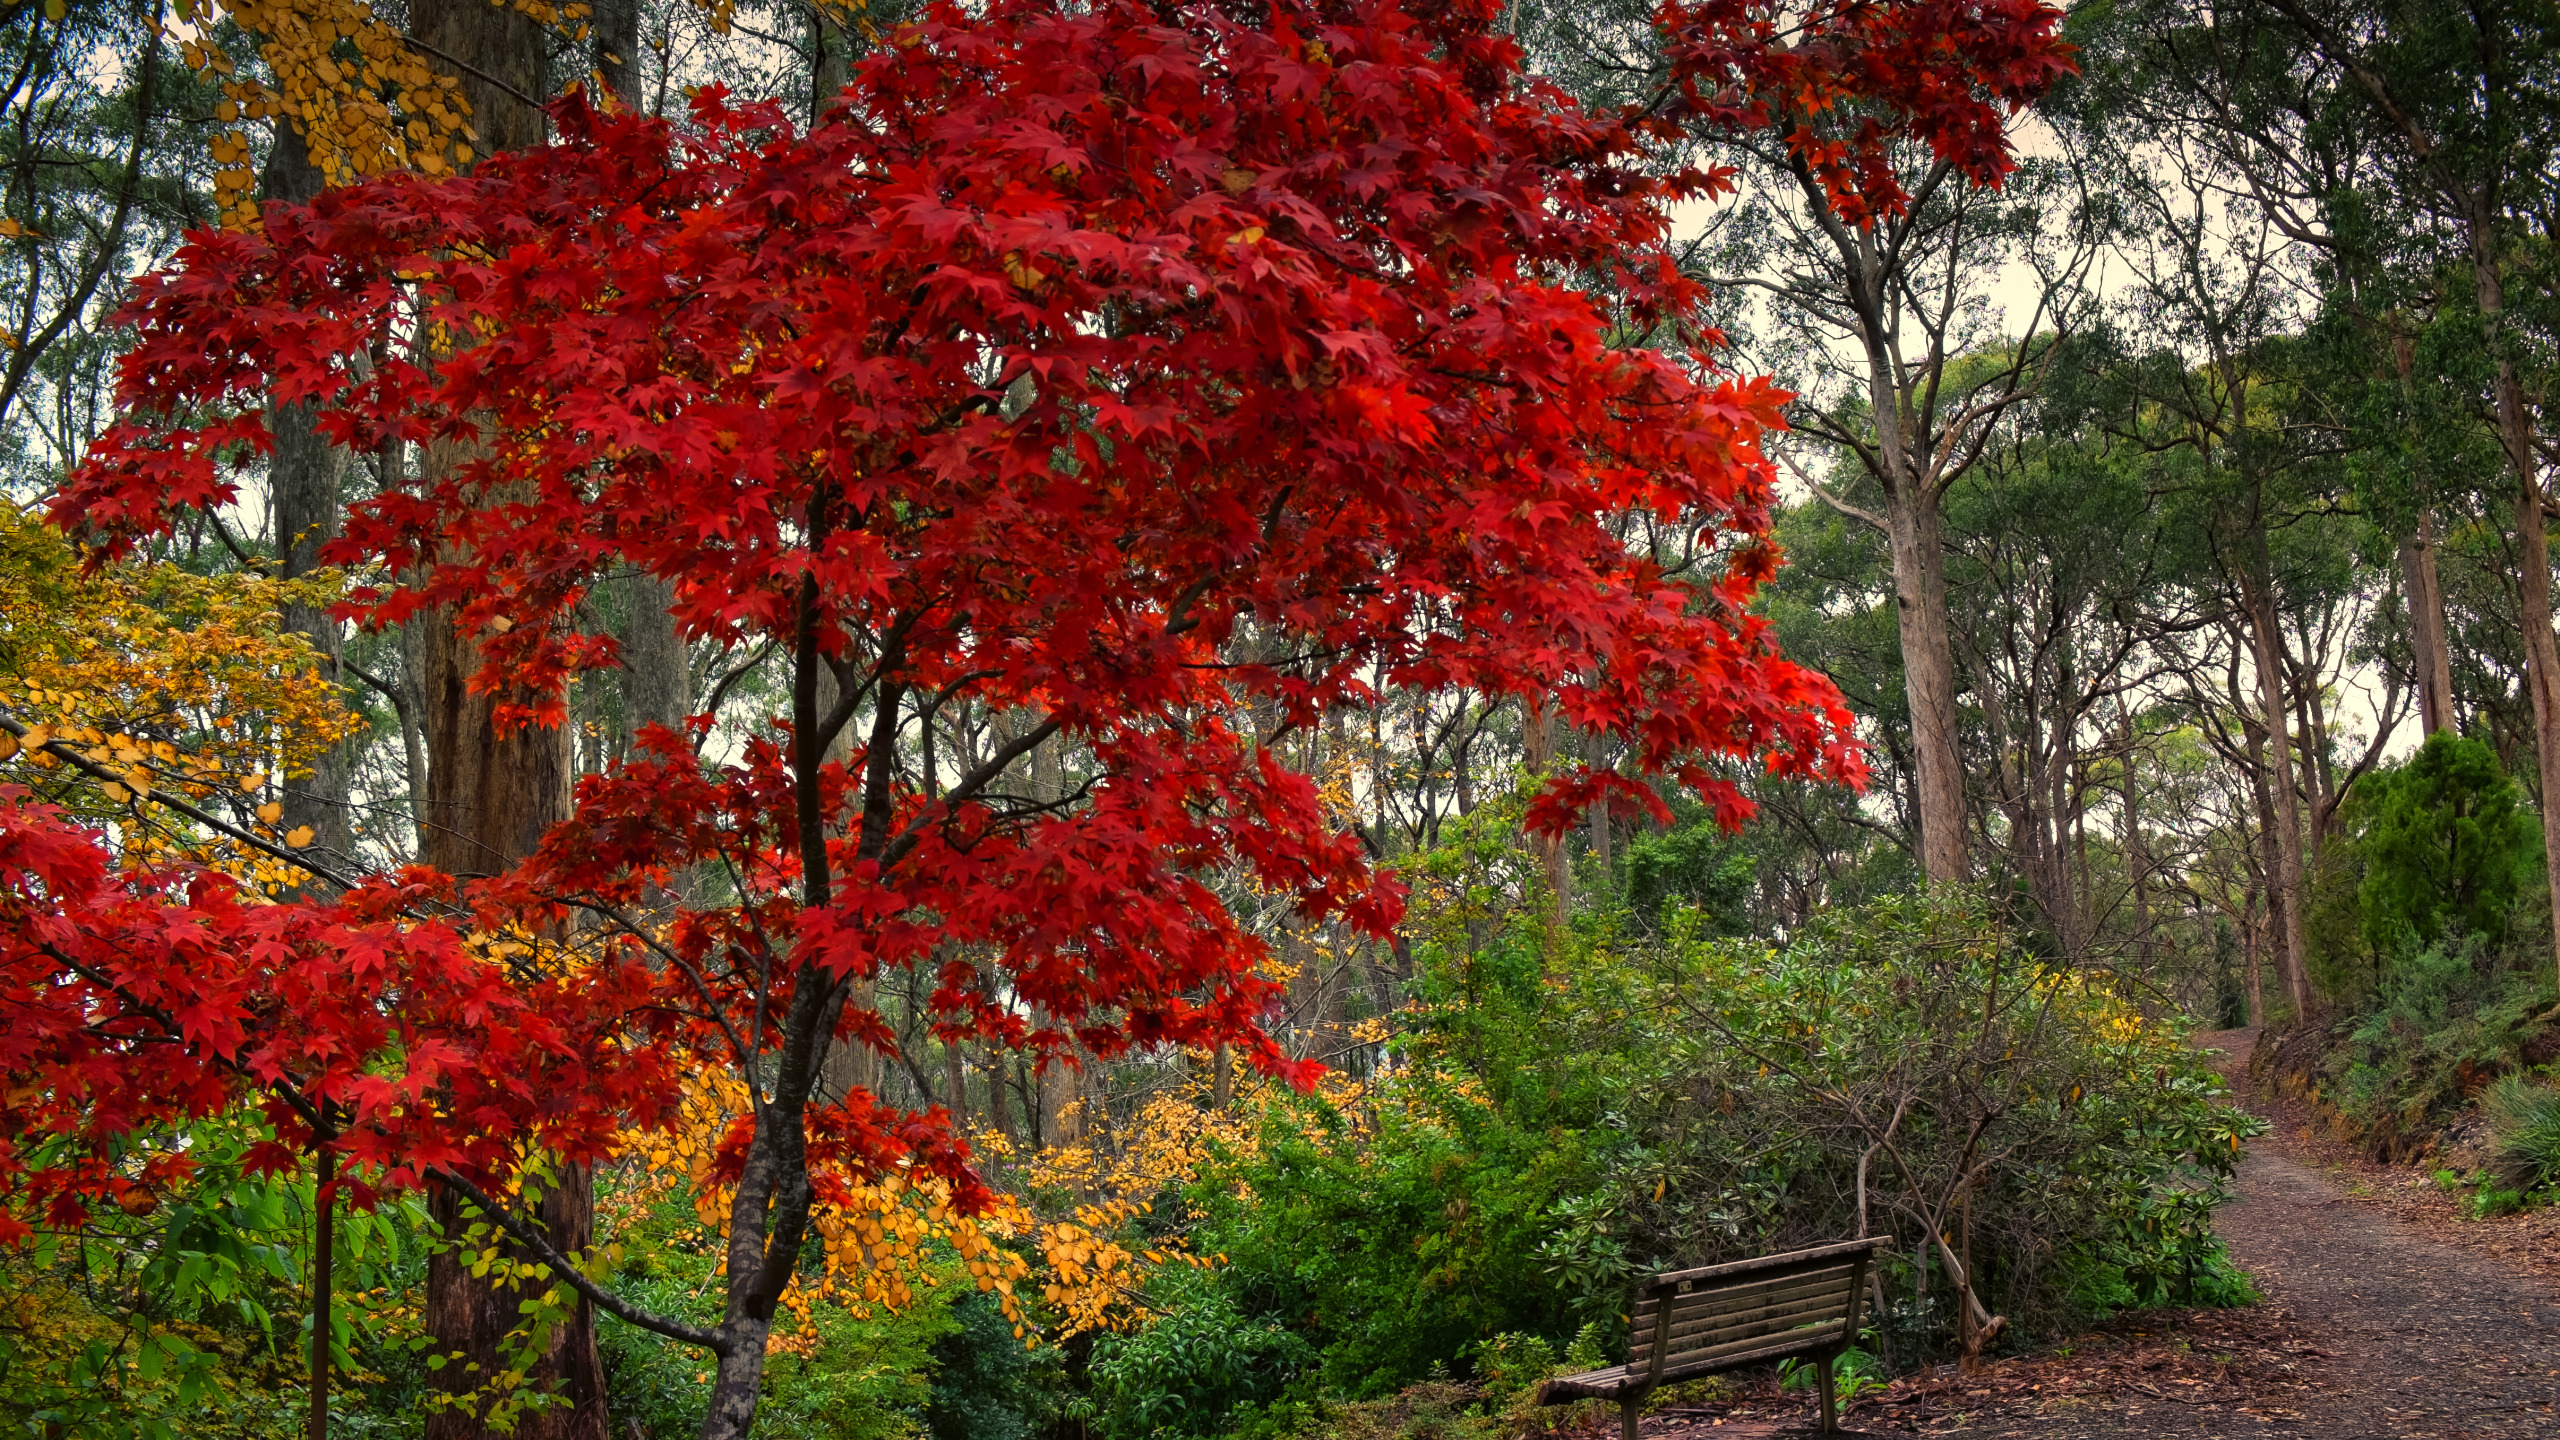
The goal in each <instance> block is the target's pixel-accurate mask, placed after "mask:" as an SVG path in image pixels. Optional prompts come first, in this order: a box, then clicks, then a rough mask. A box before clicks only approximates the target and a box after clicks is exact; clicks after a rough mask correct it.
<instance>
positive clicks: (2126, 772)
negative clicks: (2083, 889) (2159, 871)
mask: <svg viewBox="0 0 2560 1440" xmlns="http://www.w3.org/2000/svg"><path fill="white" fill-rule="evenodd" d="M2116 726H2117V733H2118V734H2119V735H2120V736H2121V737H2122V739H2123V744H2124V760H2123V769H2122V770H2121V771H2120V772H2119V774H2120V775H2121V777H2122V779H2123V782H2124V784H2123V791H2124V873H2125V879H2126V881H2127V882H2128V884H2129V886H2130V888H2131V889H2132V891H2133V924H2134V936H2135V940H2134V948H2135V951H2136V953H2137V954H2139V955H2140V956H2141V957H2142V959H2143V961H2144V963H2146V964H2148V963H2149V961H2150V958H2151V852H2150V849H2149V847H2148V846H2146V845H2145V844H2144V843H2143V839H2142V806H2141V803H2140V800H2139V798H2138V796H2139V792H2138V791H2137V790H2136V789H2135V788H2134V775H2133V767H2134V760H2135V758H2136V752H2135V749H2134V743H2133V711H2132V710H2131V709H2130V708H2128V707H2127V706H2126V705H2125V703H2124V702H2123V700H2122V699H2118V700H2117V702H2116Z"/></svg>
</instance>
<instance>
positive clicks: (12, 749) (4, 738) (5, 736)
mask: <svg viewBox="0 0 2560 1440" xmlns="http://www.w3.org/2000/svg"><path fill="white" fill-rule="evenodd" d="M17 754H18V737H17V736H15V735H12V734H10V733H9V732H8V731H6V730H0V760H11V759H15V758H16V757H17Z"/></svg>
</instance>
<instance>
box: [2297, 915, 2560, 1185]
mask: <svg viewBox="0 0 2560 1440" xmlns="http://www.w3.org/2000/svg"><path fill="white" fill-rule="evenodd" d="M2550 1003H2551V997H2550V981H2549V979H2548V978H2547V977H2546V976H2545V975H2544V973H2543V972H2542V969H2541V967H2540V966H2539V965H2536V966H2535V968H2534V969H2533V970H2532V971H2531V972H2526V971H2520V970H2516V969H2512V968H2510V967H2509V966H2508V964H2507V963H2506V961H2505V960H2504V958H2503V957H2502V956H2501V955H2500V954H2499V953H2498V952H2497V951H2496V950H2495V949H2493V948H2491V947H2490V945H2489V944H2488V943H2487V941H2486V940H2485V939H2484V938H2483V937H2480V936H2471V937H2468V938H2466V939H2464V940H2461V941H2459V942H2452V943H2448V942H2444V941H2438V942H2437V943H2435V944H2432V945H2423V946H2421V945H2415V944H2410V943H2407V942H2406V941H2405V940H2404V942H2403V945H2402V947H2401V949H2400V950H2399V952H2398V953H2397V954H2396V955H2395V956H2394V957H2393V958H2392V960H2391V962H2390V963H2389V964H2387V965H2386V966H2384V967H2383V972H2382V987H2381V990H2380V992H2379V993H2378V994H2377V996H2376V997H2375V999H2374V1002H2373V1008H2372V1009H2370V1010H2368V1011H2366V1012H2365V1013H2364V1014H2361V1015H2357V1016H2352V1017H2350V1018H2349V1019H2347V1020H2346V1021H2344V1022H2342V1023H2341V1028H2342V1029H2343V1030H2344V1032H2345V1041H2346V1043H2345V1044H2343V1045H2341V1046H2340V1047H2339V1048H2338V1049H2337V1050H2336V1051H2334V1052H2333V1053H2332V1054H2331V1055H2330V1056H2329V1058H2328V1060H2327V1061H2326V1062H2325V1074H2326V1077H2327V1082H2328V1085H2327V1098H2328V1099H2329V1100H2330V1101H2331V1102H2332V1103H2333V1104H2335V1105H2336V1106H2337V1107H2338V1109H2339V1112H2340V1113H2341V1114H2343V1115H2344V1116H2345V1117H2346V1118H2347V1120H2348V1121H2349V1123H2350V1124H2352V1125H2353V1126H2354V1127H2355V1129H2356V1130H2357V1132H2358V1133H2359V1134H2361V1135H2363V1136H2364V1138H2365V1141H2366V1143H2367V1144H2368V1145H2369V1146H2370V1147H2371V1148H2373V1149H2375V1150H2376V1151H2378V1152H2381V1153H2385V1154H2401V1153H2409V1152H2415V1151H2417V1150H2420V1149H2423V1148H2424V1145H2425V1143H2426V1142H2427V1141H2428V1139H2429V1138H2431V1137H2432V1135H2433V1134H2434V1132H2435V1130H2436V1129H2437V1127H2438V1126H2439V1125H2440V1124H2441V1123H2442V1121H2443V1118H2444V1117H2445V1116H2447V1115H2449V1114H2451V1113H2452V1112H2453V1111H2455V1110H2457V1109H2459V1108H2460V1107H2461V1106H2462V1105H2463V1103H2464V1102H2465V1100H2466V1098H2467V1095H2468V1094H2469V1093H2470V1092H2471V1091H2472V1090H2474V1089H2475V1088H2476V1087H2477V1085H2478V1083H2479V1081H2480V1079H2481V1077H2484V1076H2488V1075H2496V1074H2499V1073H2502V1072H2504V1071H2507V1070H2511V1069H2513V1068H2514V1067H2515V1065H2516V1061H2517V1055H2518V1052H2519V1051H2520V1050H2521V1049H2522V1047H2523V1044H2524V1042H2525V1040H2526V1039H2527V1038H2528V1037H2529V1036H2530V1035H2531V1034H2532V1033H2533V1024H2532V1019H2531V1017H2532V1016H2533V1015H2534V1014H2535V1013H2536V1012H2538V1011H2540V1010H2541V1009H2542V1008H2543V1007H2545V1006H2547V1005H2549V1004H2550Z"/></svg>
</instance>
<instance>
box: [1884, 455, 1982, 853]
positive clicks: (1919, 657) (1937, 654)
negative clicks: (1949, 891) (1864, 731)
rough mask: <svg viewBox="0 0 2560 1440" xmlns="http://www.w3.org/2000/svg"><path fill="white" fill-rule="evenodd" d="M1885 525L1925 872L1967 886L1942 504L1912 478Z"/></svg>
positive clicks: (1891, 496) (1892, 501)
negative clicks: (1891, 568) (1890, 552)
mask: <svg viewBox="0 0 2560 1440" xmlns="http://www.w3.org/2000/svg"><path fill="white" fill-rule="evenodd" d="M1888 443H1890V442H1888ZM1885 518H1886V520H1887V521H1888V526H1887V532H1886V539H1887V541H1888V542H1889V548H1890V549H1891V551H1892V554H1893V603H1894V617H1895V620H1896V623H1897V625H1898V626H1899V629H1900V634H1901V641H1902V686H1903V696H1904V699H1905V700H1906V701H1907V702H1908V703H1909V705H1910V707H1911V759H1912V772H1913V773H1912V794H1913V798H1914V799H1915V800H1916V801H1917V802H1918V804H1919V821H1920V871H1921V873H1922V874H1924V875H1926V876H1928V877H1929V878H1930V879H1931V880H1933V881H1953V880H1962V879H1963V878H1964V874H1965V834H1964V762H1963V759H1962V756H1961V753H1960V751H1959V749H1958V747H1957V743H1956V684H1955V653H1954V650H1953V648H1952V646H1951V644H1950V642H1949V639H1948V634H1947V563H1946V552H1945V547H1944V545H1943V543H1942V540H1941V536H1940V522H1939V516H1938V506H1937V497H1936V495H1935V493H1934V492H1932V491H1930V490H1929V489H1928V488H1927V487H1926V486H1925V485H1923V484H1921V483H1920V482H1918V481H1916V480H1908V479H1907V480H1905V481H1904V482H1903V483H1901V484H1898V485H1894V486H1892V487H1890V489H1889V492H1888V501H1887V510H1886V517H1885Z"/></svg>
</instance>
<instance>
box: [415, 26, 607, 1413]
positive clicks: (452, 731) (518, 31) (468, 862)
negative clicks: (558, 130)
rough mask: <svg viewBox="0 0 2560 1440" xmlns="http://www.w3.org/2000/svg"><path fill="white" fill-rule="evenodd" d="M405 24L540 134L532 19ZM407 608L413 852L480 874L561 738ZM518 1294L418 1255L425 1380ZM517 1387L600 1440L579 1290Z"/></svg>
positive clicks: (573, 1207)
mask: <svg viewBox="0 0 2560 1440" xmlns="http://www.w3.org/2000/svg"><path fill="white" fill-rule="evenodd" d="M409 23H410V29H411V33H413V34H415V35H416V36H417V37H418V39H419V41H420V42H421V44H422V45H423V47H424V48H425V50H426V52H427V54H428V56H429V57H430V60H431V63H434V64H437V65H444V64H445V63H446V62H445V61H443V60H438V59H435V58H434V57H437V56H447V57H451V58H452V59H453V60H454V61H457V62H460V63H459V64H458V65H455V66H453V67H451V68H452V73H453V74H454V75H455V76H456V78H457V79H458V80H459V82H460V84H461V87H462V93H463V98H464V99H465V101H466V102H467V103H468V104H469V105H470V108H471V123H472V128H473V131H474V133H475V134H476V136H477V143H476V145H475V146H474V147H473V149H474V154H475V156H476V155H484V154H495V153H498V152H500V151H505V150H515V149H522V148H524V147H527V146H531V145H535V144H539V143H540V142H541V140H542V135H543V119H542V113H541V112H540V111H539V110H537V109H535V108H534V105H533V103H531V102H533V101H535V100H537V99H538V97H541V96H543V95H546V94H548V93H549V91H548V88H547V86H546V84H545V82H544V77H543V74H542V63H543V56H544V55H545V54H546V53H547V51H548V47H549V41H550V37H549V35H548V33H547V32H546V31H545V30H544V29H543V28H542V27H541V26H540V25H539V24H538V23H536V22H535V21H533V20H532V19H531V18H530V17H527V16H525V15H523V14H521V13H519V12H518V11H517V10H516V9H515V8H514V7H512V6H493V5H490V4H488V3H487V0H413V3H412V4H411V6H410V10H409ZM470 458H472V457H471V455H470V453H469V452H468V451H465V450H462V449H459V448H457V447H455V446H453V445H452V444H449V443H448V444H443V445H434V446H430V447H428V449H427V451H426V453H425V454H424V455H423V456H422V457H421V463H422V465H423V466H424V468H425V469H426V470H427V472H428V473H429V474H430V475H432V474H435V473H439V472H443V473H450V472H451V471H452V470H453V469H455V468H457V467H458V466H459V465H460V464H462V463H464V462H465V461H467V460H468V459H470ZM488 498H489V499H491V500H493V501H494V500H496V499H497V498H498V497H496V496H490V497H488ZM422 618H423V632H422V636H421V639H422V643H421V645H420V647H419V648H420V661H421V671H422V675H423V679H424V687H423V688H424V690H425V694H424V696H423V697H422V698H423V707H422V708H423V710H424V712H425V713H424V717H423V725H422V728H423V729H424V730H425V732H426V742H427V773H428V787H427V794H426V797H425V800H424V803H423V805H422V806H421V823H420V827H419V829H420V837H419V838H420V855H419V858H420V859H421V860H423V861H424V862H425V863H427V864H428V865H431V866H434V867H435V868H437V869H440V870H443V871H445V872H446V873H448V874H454V875H485V874H490V873H494V872H496V871H499V870H503V869H505V868H506V867H507V866H509V865H511V864H513V863H514V862H516V861H518V860H520V859H522V858H524V857H525V856H526V855H529V854H531V853H532V852H533V849H534V847H535V846H536V845H537V844H538V843H539V842H540V840H541V838H542V834H543V832H544V831H545V830H546V829H548V828H549V827H550V826H551V825H553V824H555V823H557V822H558V821H560V820H561V819H563V818H565V817H566V816H567V815H568V813H569V783H570V770H571V764H572V757H571V754H570V746H569V735H568V732H567V731H566V730H563V729H559V728H551V729H541V728H530V727H529V728H526V729H521V730H518V731H517V732H515V733H514V734H512V735H505V736H501V735H500V734H499V733H498V730H497V727H496V725H495V723H494V710H495V705H496V699H497V697H495V696H491V695H475V694H473V693H472V692H471V690H470V687H469V683H468V682H469V680H470V677H471V675H472V673H473V672H474V671H475V670H477V669H478V668H479V655H478V651H477V650H476V648H475V646H474V644H473V640H474V637H473V636H472V635H470V634H466V633H464V632H463V631H462V630H461V629H460V628H459V627H458V625H457V624H456V623H455V621H454V619H453V618H452V617H451V616H450V615H449V614H448V615H436V616H428V617H422ZM559 1179H560V1183H559V1184H558V1185H557V1186H555V1187H554V1188H553V1189H552V1190H550V1191H549V1192H547V1193H546V1194H545V1195H544V1196H543V1198H542V1201H541V1204H540V1207H539V1210H538V1214H537V1216H536V1217H535V1218H537V1219H538V1220H539V1222H540V1223H541V1224H542V1225H543V1226H544V1228H545V1230H546V1232H547V1234H548V1238H549V1239H550V1241H551V1243H552V1244H553V1245H555V1246H557V1247H559V1248H560V1249H561V1250H562V1251H563V1252H565V1253H569V1254H576V1253H578V1252H579V1251H581V1250H583V1249H585V1248H586V1247H587V1246H589V1245H590V1244H592V1243H593V1239H594V1235H593V1231H594V1214H595V1202H594V1189H593V1186H594V1181H593V1177H592V1176H591V1175H590V1174H588V1172H587V1171H586V1169H585V1168H584V1167H582V1166H570V1167H565V1168H564V1169H563V1171H562V1173H561V1175H560V1177H559ZM428 1209H429V1212H430V1214H431V1215H432V1216H433V1217H434V1219H435V1220H436V1223H437V1224H438V1226H439V1227H441V1228H442V1229H443V1230H444V1232H445V1234H446V1235H447V1236H448V1237H450V1238H456V1239H458V1238H459V1237H460V1235H461V1233H462V1229H463V1227H464V1226H465V1225H466V1224H467V1223H468V1221H467V1217H466V1215H465V1210H466V1206H465V1205H464V1203H463V1201H462V1200H461V1198H460V1196H459V1195H458V1193H457V1192H455V1191H454V1190H452V1189H451V1188H450V1187H446V1186H441V1185H431V1186H430V1188H429V1194H428ZM513 1248H514V1247H512V1246H511V1247H509V1249H510V1250H512V1249H513ZM522 1298H523V1297H522V1296H520V1295H519V1294H518V1293H517V1292H516V1290H515V1289H514V1288H513V1287H512V1286H509V1285H506V1284H505V1283H503V1282H502V1281H500V1280H498V1279H496V1278H494V1277H493V1276H491V1275H474V1274H472V1273H471V1266H470V1265H469V1264H468V1263H467V1262H466V1260H465V1257H464V1256H463V1255H462V1254H460V1253H459V1252H457V1251H455V1250H452V1249H447V1250H444V1251H442V1252H441V1253H438V1254H436V1255H434V1256H432V1257H430V1259H429V1261H428V1266H427V1295H426V1317H425V1328H426V1331H427V1334H428V1338H429V1340H430V1342H431V1343H432V1344H433V1345H434V1346H435V1347H436V1349H437V1350H438V1351H440V1352H442V1353H444V1354H446V1355H449V1356H450V1355H455V1354H459V1355H460V1356H461V1357H463V1358H462V1361H461V1363H458V1364H453V1363H449V1364H447V1365H446V1366H445V1367H444V1368H443V1369H441V1370H439V1371H437V1372H436V1383H437V1384H438V1385H439V1386H440V1387H442V1388H444V1389H445V1392H446V1393H447V1394H448V1395H451V1394H454V1393H456V1392H467V1391H469V1390H470V1389H471V1388H472V1387H473V1386H475V1385H478V1384H486V1383H487V1381H488V1379H489V1378H490V1377H492V1376H495V1375H496V1374H497V1373H498V1372H499V1368H500V1367H499V1349H500V1344H501V1342H502V1340H503V1339H504V1337H505V1335H506V1334H507V1332H508V1331H509V1330H510V1329H511V1328H512V1327H514V1326H515V1325H516V1324H517V1323H518V1322H519V1320H520V1319H521V1318H522V1316H521V1313H520V1311H519V1309H518V1306H519V1304H520V1303H521V1300H522ZM474 1367H477V1368H476V1370H475V1368H474ZM525 1384H526V1387H527V1388H528V1389H541V1390H547V1391H549V1392H551V1393H553V1394H556V1395H557V1396H559V1397H560V1399H561V1400H562V1401H564V1402H565V1403H563V1404H557V1405H552V1406H548V1407H545V1408H544V1409H541V1410H539V1411H535V1412H533V1413H531V1414H528V1415H526V1416H524V1417H522V1418H521V1419H520V1420H518V1422H517V1424H516V1427H515V1430H514V1432H513V1434H514V1440H606V1437H607V1434H608V1424H607V1420H606V1414H605V1388H604V1364H603V1360H602V1358H601V1357H600V1356H599V1355H598V1354H597V1351H596V1335H595V1315H594V1312H593V1309H592V1308H591V1307H590V1306H589V1304H588V1303H587V1302H586V1301H585V1300H584V1299H579V1300H577V1301H576V1303H575V1305H574V1308H573V1310H572V1312H571V1314H570V1316H569V1318H568V1320H567V1321H566V1322H565V1323H563V1324H561V1325H559V1326H558V1327H556V1328H555V1329H554V1330H553V1332H552V1335H551V1340H550V1344H549V1346H548V1347H547V1348H546V1349H545V1351H544V1352H543V1354H542V1355H541V1357H540V1358H539V1359H538V1360H537V1361H536V1363H535V1364H534V1365H533V1366H532V1368H531V1369H530V1371H529V1372H528V1373H527V1375H526V1379H525ZM478 1408H479V1407H477V1406H475V1405H472V1404H470V1403H467V1402H466V1403H463V1404H458V1405H449V1406H446V1407H443V1408H439V1409H437V1410H435V1411H433V1412H431V1413H430V1414H429V1415H428V1417H427V1424H426V1435H427V1440H477V1437H479V1436H482V1435H485V1434H486V1433H487V1426H486V1425H485V1424H484V1423H483V1422H482V1420H481V1418H480V1415H479V1413H478Z"/></svg>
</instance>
